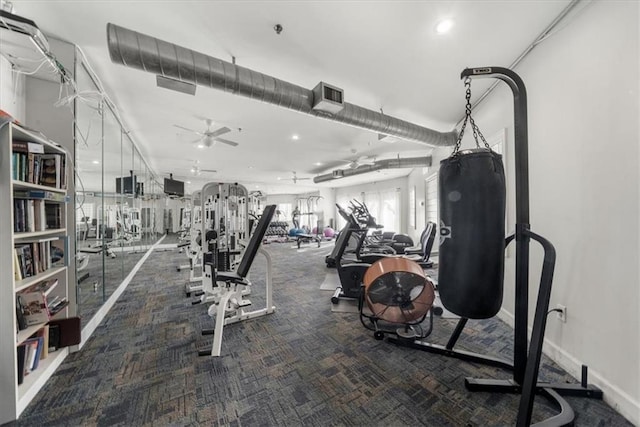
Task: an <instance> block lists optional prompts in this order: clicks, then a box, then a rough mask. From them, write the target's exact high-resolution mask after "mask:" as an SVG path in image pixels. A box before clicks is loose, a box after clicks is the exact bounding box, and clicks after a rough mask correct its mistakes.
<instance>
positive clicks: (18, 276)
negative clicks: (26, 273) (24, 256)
mask: <svg viewBox="0 0 640 427" xmlns="http://www.w3.org/2000/svg"><path fill="white" fill-rule="evenodd" d="M13 278H14V280H15V281H20V280H22V270H21V268H20V260H19V259H18V251H16V250H15V249H14V250H13Z"/></svg>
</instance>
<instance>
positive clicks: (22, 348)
mask: <svg viewBox="0 0 640 427" xmlns="http://www.w3.org/2000/svg"><path fill="white" fill-rule="evenodd" d="M26 349H27V348H26V347H25V346H24V345H22V344H20V345H19V346H18V348H17V349H16V353H17V359H18V384H22V383H23V382H24V359H25V356H26V353H27V352H26Z"/></svg>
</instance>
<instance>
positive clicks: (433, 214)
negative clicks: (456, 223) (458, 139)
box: [424, 173, 440, 252]
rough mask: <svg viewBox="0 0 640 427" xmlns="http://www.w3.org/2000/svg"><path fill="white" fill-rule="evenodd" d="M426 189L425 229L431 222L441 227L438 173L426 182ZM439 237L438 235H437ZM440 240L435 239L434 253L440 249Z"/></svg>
mask: <svg viewBox="0 0 640 427" xmlns="http://www.w3.org/2000/svg"><path fill="white" fill-rule="evenodd" d="M424 188H425V195H424V200H425V206H424V224H425V227H426V225H427V223H428V222H429V221H431V222H433V223H435V224H436V227H439V226H440V220H439V218H438V217H439V212H438V173H434V174H433V175H431V176H429V177H428V178H427V179H425V180H424ZM436 236H437V234H436ZM438 244H439V239H437V238H436V239H435V241H434V242H433V249H432V251H434V252H435V251H436V250H437V249H438Z"/></svg>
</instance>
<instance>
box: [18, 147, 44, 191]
mask: <svg viewBox="0 0 640 427" xmlns="http://www.w3.org/2000/svg"><path fill="white" fill-rule="evenodd" d="M11 148H12V150H13V153H12V155H11V159H12V164H13V167H12V178H13V179H15V180H18V181H24V182H29V183H32V184H39V182H40V175H39V173H40V170H41V166H40V163H41V156H43V155H45V153H44V146H43V145H42V144H39V143H37V142H28V141H13V142H12V146H11Z"/></svg>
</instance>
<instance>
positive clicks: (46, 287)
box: [22, 279, 58, 296]
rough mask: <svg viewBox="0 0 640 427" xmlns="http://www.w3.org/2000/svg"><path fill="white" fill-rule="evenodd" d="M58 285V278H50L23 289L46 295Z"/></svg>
mask: <svg viewBox="0 0 640 427" xmlns="http://www.w3.org/2000/svg"><path fill="white" fill-rule="evenodd" d="M56 286H58V279H49V280H43V281H41V282H38V283H36V284H35V285H31V286H29V287H28V288H27V289H25V290H23V291H22V292H23V293H32V292H40V293H42V294H43V295H44V296H49V294H50V293H51V291H52V290H54V289H55V287H56Z"/></svg>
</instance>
